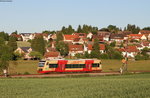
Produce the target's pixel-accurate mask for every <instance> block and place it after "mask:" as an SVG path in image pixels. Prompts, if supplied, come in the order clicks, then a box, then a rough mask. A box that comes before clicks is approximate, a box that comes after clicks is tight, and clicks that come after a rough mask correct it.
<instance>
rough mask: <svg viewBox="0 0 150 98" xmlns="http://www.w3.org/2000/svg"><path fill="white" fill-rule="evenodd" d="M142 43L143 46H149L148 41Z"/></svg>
mask: <svg viewBox="0 0 150 98" xmlns="http://www.w3.org/2000/svg"><path fill="white" fill-rule="evenodd" d="M142 44H143V46H149V44H150V43H149V42H143V43H142Z"/></svg>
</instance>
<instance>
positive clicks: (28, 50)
mask: <svg viewBox="0 0 150 98" xmlns="http://www.w3.org/2000/svg"><path fill="white" fill-rule="evenodd" d="M32 51H33V49H32V48H31V47H18V48H17V49H16V50H15V51H14V52H18V53H20V54H23V55H24V59H31V58H32V57H30V53H31V52H32Z"/></svg>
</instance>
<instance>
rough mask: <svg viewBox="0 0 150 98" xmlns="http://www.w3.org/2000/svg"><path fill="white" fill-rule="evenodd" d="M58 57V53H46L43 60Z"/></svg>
mask: <svg viewBox="0 0 150 98" xmlns="http://www.w3.org/2000/svg"><path fill="white" fill-rule="evenodd" d="M58 56H59V52H57V51H56V52H47V53H45V54H44V57H45V58H48V57H58Z"/></svg>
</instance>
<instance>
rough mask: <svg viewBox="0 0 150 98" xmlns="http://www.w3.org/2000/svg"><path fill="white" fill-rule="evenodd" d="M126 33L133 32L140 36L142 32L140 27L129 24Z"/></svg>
mask: <svg viewBox="0 0 150 98" xmlns="http://www.w3.org/2000/svg"><path fill="white" fill-rule="evenodd" d="M126 31H131V32H132V33H133V34H138V33H139V31H140V27H138V26H136V25H131V24H128V25H127V27H126Z"/></svg>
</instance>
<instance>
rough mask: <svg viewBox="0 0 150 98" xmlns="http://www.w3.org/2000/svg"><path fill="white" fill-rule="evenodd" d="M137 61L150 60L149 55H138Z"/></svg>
mask: <svg viewBox="0 0 150 98" xmlns="http://www.w3.org/2000/svg"><path fill="white" fill-rule="evenodd" d="M135 60H149V55H141V54H138V55H136V56H135Z"/></svg>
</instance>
